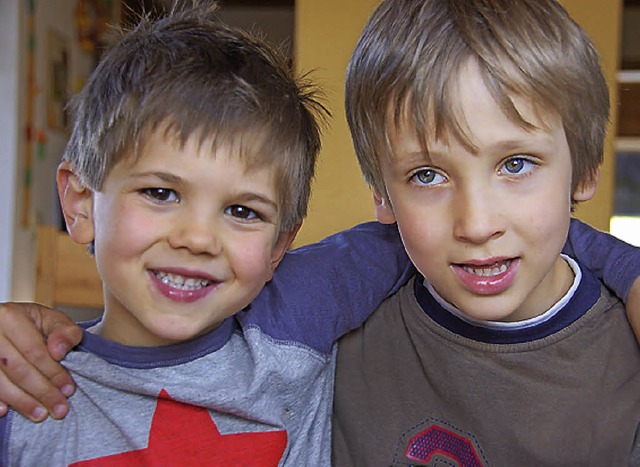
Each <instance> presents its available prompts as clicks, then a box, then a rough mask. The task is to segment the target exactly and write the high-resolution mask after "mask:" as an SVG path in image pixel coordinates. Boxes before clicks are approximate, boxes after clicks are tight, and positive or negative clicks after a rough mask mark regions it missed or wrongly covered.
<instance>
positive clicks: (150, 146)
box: [117, 128, 281, 197]
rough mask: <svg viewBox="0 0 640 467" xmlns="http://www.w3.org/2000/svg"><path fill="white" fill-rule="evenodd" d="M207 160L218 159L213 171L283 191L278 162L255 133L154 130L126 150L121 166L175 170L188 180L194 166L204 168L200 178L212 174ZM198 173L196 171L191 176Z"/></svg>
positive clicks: (277, 192)
mask: <svg viewBox="0 0 640 467" xmlns="http://www.w3.org/2000/svg"><path fill="white" fill-rule="evenodd" d="M207 161H214V162H216V163H215V164H214V165H215V168H214V167H211V170H215V171H216V172H217V173H219V172H220V171H224V172H226V173H227V175H228V176H229V177H231V178H232V179H234V180H236V181H238V182H240V181H242V180H243V181H245V182H247V183H252V182H257V181H258V180H259V181H260V183H261V184H263V185H264V184H265V183H266V184H268V185H269V188H270V189H271V190H272V191H273V192H274V193H276V195H279V194H280V189H279V187H280V186H281V183H278V182H279V178H280V171H279V168H278V164H276V163H273V161H272V160H270V157H269V156H268V154H265V152H264V144H262V142H261V141H260V138H258V137H255V136H254V135H248V136H247V137H245V138H241V137H236V138H215V136H213V135H209V136H206V137H202V136H201V135H199V134H197V133H194V134H192V135H190V136H189V137H188V138H187V139H186V140H184V141H183V140H182V138H181V137H180V135H179V134H178V133H177V132H175V131H167V129H166V128H159V129H154V130H152V131H148V132H146V133H145V135H144V137H143V138H141V140H140V141H139V143H138V144H137V145H134V147H132V148H130V149H129V150H128V151H126V152H125V154H124V155H123V158H122V159H121V164H117V165H121V166H122V169H125V170H133V169H135V170H138V171H156V172H166V173H175V174H176V176H177V177H178V178H179V177H180V174H182V175H183V176H184V178H185V179H186V177H187V174H189V171H190V169H191V168H193V167H199V168H200V169H199V170H200V172H199V173H198V174H197V176H198V178H206V177H207V176H208V174H209V172H207V170H208V168H207ZM194 175H195V174H193V171H192V172H191V174H190V175H188V177H189V178H191V177H193V176H194ZM278 197H279V196H278Z"/></svg>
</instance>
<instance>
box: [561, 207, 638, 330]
mask: <svg viewBox="0 0 640 467" xmlns="http://www.w3.org/2000/svg"><path fill="white" fill-rule="evenodd" d="M564 252H565V253H567V254H569V255H570V256H574V257H575V258H577V259H578V260H579V261H580V262H581V263H582V264H584V265H585V266H586V267H588V268H589V269H591V270H592V271H594V272H595V273H596V275H597V276H598V277H599V278H600V280H602V282H604V284H605V285H606V286H607V287H609V288H610V289H611V290H613V292H614V293H615V294H616V295H617V296H618V297H620V298H621V299H622V300H623V301H624V302H625V305H626V310H627V317H628V319H629V322H630V323H631V326H632V327H633V330H634V332H635V334H636V337H637V338H638V340H639V341H640V248H637V247H634V246H632V245H629V244H628V243H625V242H623V241H622V240H620V239H618V238H616V237H614V236H612V235H609V234H607V233H605V232H601V231H599V230H596V229H594V228H593V227H590V226H588V225H587V224H584V223H583V222H581V221H579V220H577V219H571V227H570V229H569V237H568V239H567V243H566V245H565V249H564Z"/></svg>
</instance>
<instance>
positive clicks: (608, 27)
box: [561, 0, 622, 231]
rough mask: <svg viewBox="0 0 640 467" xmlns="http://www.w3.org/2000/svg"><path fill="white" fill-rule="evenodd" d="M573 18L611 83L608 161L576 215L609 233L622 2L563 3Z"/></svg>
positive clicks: (574, 0) (581, 0)
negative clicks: (595, 187)
mask: <svg viewBox="0 0 640 467" xmlns="http://www.w3.org/2000/svg"><path fill="white" fill-rule="evenodd" d="M561 3H562V4H563V5H564V7H565V8H566V9H567V10H568V11H569V13H570V14H571V16H573V18H574V19H575V20H576V21H577V22H578V23H579V24H580V25H581V26H582V27H583V28H585V29H586V31H587V32H588V33H589V35H590V36H591V38H592V39H593V41H594V43H595V45H596V48H597V49H598V52H599V53H600V60H601V63H602V67H603V69H604V73H605V77H606V78H607V82H608V83H609V90H610V93H611V109H612V112H611V122H612V125H611V126H610V129H609V134H608V137H607V142H606V146H605V154H604V156H605V161H604V164H603V166H602V169H601V171H600V183H599V185H598V192H597V193H596V196H595V197H594V198H593V199H592V200H591V201H589V202H587V203H585V204H584V205H583V206H580V208H579V209H578V211H577V212H576V216H577V217H579V218H580V219H582V220H584V221H585V222H587V223H589V224H591V225H593V226H594V227H597V228H598V229H600V230H607V231H608V230H609V222H610V219H611V216H612V215H613V199H614V190H615V164H614V163H615V157H614V155H615V153H614V145H615V139H614V138H615V131H614V130H613V128H615V119H616V115H617V112H616V110H615V109H616V107H617V101H618V95H617V86H616V72H617V70H618V63H619V60H620V45H619V44H620V31H621V28H622V0H608V1H606V2H603V1H602V0H561Z"/></svg>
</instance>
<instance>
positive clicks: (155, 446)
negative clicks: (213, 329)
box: [71, 389, 287, 467]
mask: <svg viewBox="0 0 640 467" xmlns="http://www.w3.org/2000/svg"><path fill="white" fill-rule="evenodd" d="M286 446H287V432H286V431H265V432H253V433H234V434H228V435H223V434H220V432H219V431H218V427H217V426H216V424H215V422H214V421H213V420H212V419H211V416H210V415H209V412H208V411H207V410H206V409H204V408H202V407H196V406H194V405H189V404H184V403H182V402H177V401H175V400H173V399H172V398H171V396H169V394H168V393H167V392H166V391H165V390H164V389H163V390H162V391H160V394H159V396H158V404H157V405H156V411H155V413H154V414H153V420H152V421H151V430H150V431H149V444H148V446H147V447H146V448H144V449H138V450H135V451H128V452H122V453H119V454H113V455H111V456H106V457H99V458H96V459H90V460H86V461H80V462H76V463H74V464H71V465H72V466H78V467H99V466H110V467H113V466H123V467H124V466H140V465H146V466H152V465H163V466H167V465H224V466H228V465H234V466H256V467H266V466H274V465H278V462H279V461H280V459H281V458H282V454H283V453H284V450H285V447H286Z"/></svg>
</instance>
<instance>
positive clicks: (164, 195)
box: [142, 188, 180, 203]
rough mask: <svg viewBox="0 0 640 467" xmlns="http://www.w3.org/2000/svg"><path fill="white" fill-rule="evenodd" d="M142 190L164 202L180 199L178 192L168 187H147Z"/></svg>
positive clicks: (174, 201) (150, 196)
mask: <svg viewBox="0 0 640 467" xmlns="http://www.w3.org/2000/svg"><path fill="white" fill-rule="evenodd" d="M142 192H143V193H144V194H145V195H147V196H148V197H149V198H153V199H154V200H155V201H161V202H163V203H177V202H178V201H180V198H179V197H178V193H176V192H175V191H174V190H170V189H168V188H145V189H144V190H142Z"/></svg>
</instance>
